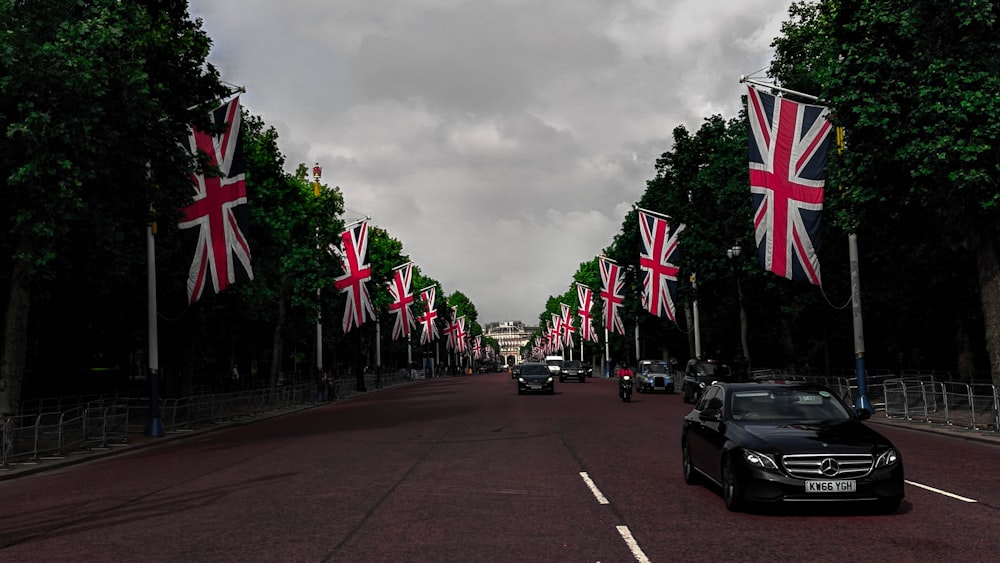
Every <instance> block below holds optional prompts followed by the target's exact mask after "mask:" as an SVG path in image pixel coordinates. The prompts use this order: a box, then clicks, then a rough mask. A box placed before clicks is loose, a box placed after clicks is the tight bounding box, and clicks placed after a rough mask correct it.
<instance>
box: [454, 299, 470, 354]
mask: <svg viewBox="0 0 1000 563" xmlns="http://www.w3.org/2000/svg"><path fill="white" fill-rule="evenodd" d="M457 310H458V309H456V311H457ZM468 336H469V335H468V334H466V333H465V315H462V316H461V317H458V319H456V320H455V346H456V347H457V349H458V351H459V352H465V350H466V348H467V346H466V339H467V338H468Z"/></svg>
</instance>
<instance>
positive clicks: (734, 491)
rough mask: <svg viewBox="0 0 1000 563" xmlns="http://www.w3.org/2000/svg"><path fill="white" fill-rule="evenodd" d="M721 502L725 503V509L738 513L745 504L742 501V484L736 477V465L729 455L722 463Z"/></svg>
mask: <svg viewBox="0 0 1000 563" xmlns="http://www.w3.org/2000/svg"><path fill="white" fill-rule="evenodd" d="M722 500H724V501H725V502H726V508H727V509H729V511H730V512H740V511H741V510H743V507H744V505H745V504H746V501H745V500H744V499H743V483H741V482H740V479H739V476H737V475H736V465H735V462H734V461H733V457H732V456H730V455H727V456H726V458H725V459H724V460H723V461H722Z"/></svg>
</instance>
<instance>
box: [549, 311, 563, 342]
mask: <svg viewBox="0 0 1000 563" xmlns="http://www.w3.org/2000/svg"><path fill="white" fill-rule="evenodd" d="M562 333H563V328H562V317H560V316H559V315H557V314H556V313H552V324H550V325H549V349H550V350H552V351H553V352H555V351H556V350H562V347H563V344H562Z"/></svg>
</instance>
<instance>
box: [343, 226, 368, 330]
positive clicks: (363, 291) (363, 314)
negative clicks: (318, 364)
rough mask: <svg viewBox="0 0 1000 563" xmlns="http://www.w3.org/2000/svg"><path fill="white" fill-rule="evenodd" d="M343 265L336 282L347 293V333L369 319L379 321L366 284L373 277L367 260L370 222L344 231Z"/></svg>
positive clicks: (345, 319)
mask: <svg viewBox="0 0 1000 563" xmlns="http://www.w3.org/2000/svg"><path fill="white" fill-rule="evenodd" d="M340 238H341V242H342V245H343V246H342V248H341V249H340V260H341V265H342V266H343V267H344V275H342V276H340V277H338V278H334V280H333V285H334V287H336V288H337V289H339V290H340V292H341V293H346V294H347V305H346V306H345V307H344V334H347V333H348V332H349V331H350V330H351V327H358V328H361V325H362V324H364V322H365V319H369V320H375V310H374V309H373V308H372V300H371V297H370V296H369V295H368V286H367V285H365V283H366V282H367V281H368V280H370V279H371V278H372V269H371V265H369V264H366V263H365V259H366V258H367V255H368V222H367V221H361V222H360V223H358V224H357V225H355V226H354V227H352V228H350V229H347V230H346V231H344V232H343V233H341V234H340Z"/></svg>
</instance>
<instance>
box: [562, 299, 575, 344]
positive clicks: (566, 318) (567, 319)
mask: <svg viewBox="0 0 1000 563" xmlns="http://www.w3.org/2000/svg"><path fill="white" fill-rule="evenodd" d="M559 305H560V306H561V307H562V319H561V322H560V326H561V327H562V338H563V345H564V346H566V347H569V348H572V347H573V333H574V332H576V328H574V327H573V314H572V313H571V312H570V307H569V305H567V304H565V303H560V304H559Z"/></svg>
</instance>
